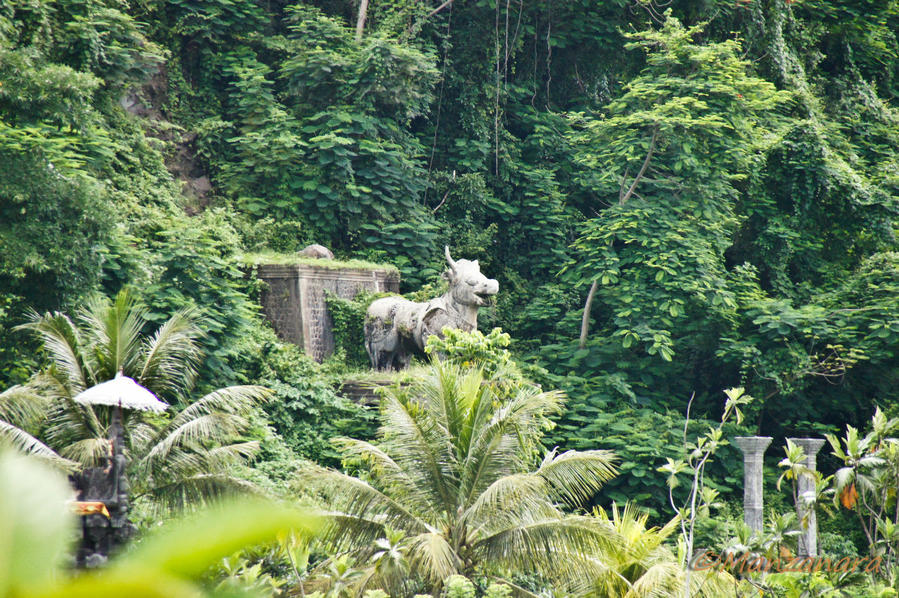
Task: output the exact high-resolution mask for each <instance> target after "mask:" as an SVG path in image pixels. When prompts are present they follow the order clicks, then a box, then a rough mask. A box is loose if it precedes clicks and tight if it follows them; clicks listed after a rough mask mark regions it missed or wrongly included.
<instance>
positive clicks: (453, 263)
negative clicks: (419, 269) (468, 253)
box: [443, 245, 456, 272]
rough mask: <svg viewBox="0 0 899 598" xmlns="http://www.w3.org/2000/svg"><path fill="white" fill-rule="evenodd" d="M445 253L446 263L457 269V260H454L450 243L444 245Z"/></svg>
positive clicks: (454, 269)
mask: <svg viewBox="0 0 899 598" xmlns="http://www.w3.org/2000/svg"><path fill="white" fill-rule="evenodd" d="M443 253H444V254H445V255H446V263H447V264H449V267H450V268H451V269H452V270H453V272H455V271H456V262H454V261H453V256H451V255H450V250H449V245H444V246H443Z"/></svg>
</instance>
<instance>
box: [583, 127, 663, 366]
mask: <svg viewBox="0 0 899 598" xmlns="http://www.w3.org/2000/svg"><path fill="white" fill-rule="evenodd" d="M658 137H659V127H658V126H656V127H655V128H653V130H652V139H650V140H649V151H647V152H646V159H644V160H643V165H642V166H640V171H639V172H638V173H637V176H636V177H634V182H633V183H631V186H630V188H629V189H628V190H627V192H626V193H625V194H624V195H622V194H621V190H623V189H624V179H622V180H621V190H619V192H618V205H623V204H624V202H626V201H627V200H628V199H630V198H631V196H632V195H633V194H634V190H635V189H636V188H637V183H639V182H640V179H642V178H643V175H644V174H645V173H646V169H647V168H649V161H650V160H651V159H652V153H653V152H654V151H655V149H656V139H658ZM624 174H625V177H627V169H626V168H625V170H624ZM597 284H598V280H597V279H593V283H592V284H591V285H590V292H588V293H587V301H586V302H585V303H584V315H583V316H582V317H581V338H580V342H579V343H578V348H580V349H583V348H584V347H585V346H586V345H587V334H589V332H590V309H591V308H592V307H593V296H594V295H595V294H596V287H597Z"/></svg>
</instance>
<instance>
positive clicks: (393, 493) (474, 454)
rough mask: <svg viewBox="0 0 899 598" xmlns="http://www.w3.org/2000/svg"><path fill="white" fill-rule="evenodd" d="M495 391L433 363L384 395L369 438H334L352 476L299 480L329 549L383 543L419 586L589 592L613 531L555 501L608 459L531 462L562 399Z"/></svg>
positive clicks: (587, 484) (575, 497) (583, 486)
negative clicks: (529, 583) (495, 584)
mask: <svg viewBox="0 0 899 598" xmlns="http://www.w3.org/2000/svg"><path fill="white" fill-rule="evenodd" d="M503 395H504V396H503V398H502V399H500V398H499V395H498V394H497V386H496V385H495V384H492V383H487V382H485V380H484V378H483V376H482V374H481V372H480V371H479V370H476V369H472V370H464V369H461V368H459V367H458V366H455V365H452V364H449V363H443V364H440V363H436V362H435V363H434V364H433V365H432V366H431V370H430V373H429V375H428V376H427V377H425V378H424V379H422V380H419V381H418V382H417V383H414V384H413V385H412V386H411V387H410V388H408V389H406V390H403V389H401V388H394V389H392V390H390V391H389V392H387V393H386V394H385V396H384V397H383V399H382V403H381V413H380V419H381V427H380V429H379V432H378V442H377V443H368V442H363V441H361V440H353V439H346V438H344V439H339V440H337V441H336V442H337V444H338V447H339V448H340V450H341V451H342V453H343V455H344V457H345V462H346V463H348V464H349V465H351V466H352V467H356V468H358V470H359V475H358V476H352V475H349V474H346V473H341V472H338V471H334V470H329V469H324V468H321V467H317V466H314V465H309V466H308V467H307V469H306V471H305V472H304V474H303V475H302V478H301V482H302V484H303V486H304V487H305V488H306V489H309V490H312V491H314V492H315V493H316V494H317V495H318V498H319V499H320V500H321V502H322V504H323V505H324V507H323V508H324V511H325V514H326V515H327V519H328V521H329V527H328V530H327V533H326V539H327V542H328V543H329V544H330V547H331V548H332V549H334V550H336V551H337V553H338V554H342V555H349V556H351V557H352V558H354V559H355V562H356V563H365V562H371V561H372V557H373V556H374V555H376V554H379V552H380V553H383V550H384V549H383V545H384V542H383V539H384V538H390V539H391V540H393V541H392V542H391V545H393V546H394V549H393V552H394V553H395V554H402V555H403V556H404V558H405V559H406V560H407V563H408V570H409V571H410V572H411V575H413V576H415V577H417V578H418V579H419V581H420V583H422V584H424V585H425V586H428V587H431V588H436V587H439V585H440V584H441V582H442V581H443V580H444V579H446V578H447V577H449V576H450V575H453V574H462V575H472V574H479V575H480V574H483V575H489V576H492V577H495V578H498V579H503V580H505V581H506V582H507V583H508V578H509V576H510V575H512V574H516V573H528V574H536V575H539V576H541V577H543V578H544V579H546V580H555V583H558V584H562V585H564V587H565V588H566V589H567V590H570V591H573V592H577V591H582V592H589V590H590V588H589V587H587V585H588V583H587V580H588V578H589V575H585V571H589V570H590V569H592V568H594V567H596V566H597V561H596V555H597V554H601V553H602V552H603V551H604V550H607V549H609V547H610V545H611V544H613V543H614V542H615V538H614V536H615V534H614V531H613V530H612V529H611V526H609V525H607V524H603V523H602V522H600V521H599V520H598V519H596V518H594V517H589V516H576V515H566V514H565V512H564V511H563V508H564V507H577V506H579V505H581V504H583V503H584V502H586V501H587V500H589V499H590V498H592V497H593V496H594V494H595V493H596V492H597V490H598V489H599V488H600V486H601V485H602V484H603V483H604V482H605V481H607V480H609V479H610V478H611V477H613V475H614V474H615V469H614V466H613V462H614V459H615V457H614V455H613V454H612V453H610V452H608V451H600V450H596V451H584V452H575V451H568V452H563V453H558V452H556V451H555V450H553V451H550V452H548V453H547V454H546V455H545V456H543V458H542V460H541V459H540V458H539V455H538V449H539V447H540V440H541V437H542V435H543V432H544V430H546V429H547V428H548V427H549V426H550V425H551V424H550V421H549V419H548V416H550V415H552V414H553V413H557V412H558V411H559V409H560V408H561V405H562V398H563V397H562V395H561V394H560V393H558V392H542V391H541V390H540V389H539V388H537V387H535V386H532V385H528V384H522V385H519V386H518V388H517V389H516V390H515V391H514V392H511V393H507V392H503ZM396 532H402V536H403V538H404V539H403V541H402V546H395V544H396V542H395V540H396V538H397V533H396ZM379 540H380V542H379ZM375 573H376V572H375ZM362 579H364V580H366V582H367V584H368V585H367V586H361V587H359V588H358V590H359V592H360V594H361V592H362V591H364V590H365V589H366V587H368V588H377V587H380V588H383V589H385V590H388V592H393V593H394V594H395V595H400V594H403V590H402V589H401V588H393V587H391V585H392V584H391V580H390V578H389V576H388V577H385V578H380V577H379V576H378V575H376V574H369V575H365V576H363V577H362ZM510 585H511V584H510ZM559 587H561V586H559ZM519 591H521V592H525V590H523V589H521V588H519ZM525 593H526V592H525Z"/></svg>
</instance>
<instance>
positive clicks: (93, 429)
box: [43, 398, 107, 451]
mask: <svg viewBox="0 0 899 598" xmlns="http://www.w3.org/2000/svg"><path fill="white" fill-rule="evenodd" d="M106 433H107V429H106V426H105V425H104V424H103V423H101V422H100V420H99V418H98V417H97V414H96V413H95V412H94V410H93V408H92V407H90V406H89V405H81V404H79V403H76V402H75V401H74V400H72V399H71V398H64V399H60V400H57V401H54V402H53V403H52V404H51V406H50V408H49V411H48V414H47V427H46V429H45V430H44V434H43V437H44V439H45V440H46V441H47V444H49V445H50V446H53V447H55V448H56V449H57V450H59V451H62V450H64V448H65V447H66V446H68V445H70V444H72V443H74V442H78V441H79V440H84V439H89V438H105V437H106V435H107V434H106Z"/></svg>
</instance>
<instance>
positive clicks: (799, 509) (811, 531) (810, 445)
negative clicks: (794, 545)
mask: <svg viewBox="0 0 899 598" xmlns="http://www.w3.org/2000/svg"><path fill="white" fill-rule="evenodd" d="M789 440H790V441H791V442H793V443H794V444H796V445H798V446H801V447H802V451H803V452H804V453H805V466H806V467H808V468H809V470H811V471H816V469H817V467H818V451H820V450H821V447H822V446H824V440H823V439H821V438H790V439H789ZM796 486H797V490H798V496H799V503H798V504H797V505H796V516H797V517H798V518H799V522H800V524H801V523H802V520H803V518H805V519H806V524H805V525H803V526H802V528H801V529H802V534H800V536H799V556H801V557H808V556H818V517H817V515H816V514H815V507H814V506H812V508H811V509H808V508H807V507H806V506H805V504H803V500H802V496H803V495H804V494H805V493H808V492H812V493H813V492H815V478H814V477H813V476H811V475H809V474H802V475H800V476H799V480H798V483H797V484H796Z"/></svg>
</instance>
